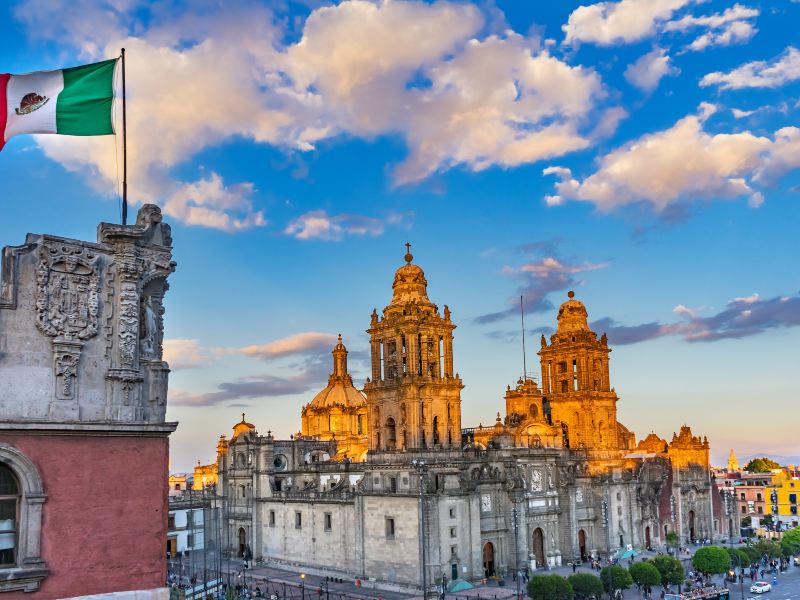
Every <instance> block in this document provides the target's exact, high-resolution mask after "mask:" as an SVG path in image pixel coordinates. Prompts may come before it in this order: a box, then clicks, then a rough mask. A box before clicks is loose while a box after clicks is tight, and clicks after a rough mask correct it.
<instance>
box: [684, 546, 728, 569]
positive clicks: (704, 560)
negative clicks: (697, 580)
mask: <svg viewBox="0 0 800 600" xmlns="http://www.w3.org/2000/svg"><path fill="white" fill-rule="evenodd" d="M692 564H693V565H694V568H695V569H697V570H698V571H700V572H701V573H705V574H706V575H718V574H720V573H725V572H726V571H727V570H728V569H730V568H731V557H730V555H729V554H728V553H727V552H726V551H725V550H724V549H722V548H720V547H719V546H704V547H703V548H699V549H698V550H697V552H695V553H694V556H693V557H692Z"/></svg>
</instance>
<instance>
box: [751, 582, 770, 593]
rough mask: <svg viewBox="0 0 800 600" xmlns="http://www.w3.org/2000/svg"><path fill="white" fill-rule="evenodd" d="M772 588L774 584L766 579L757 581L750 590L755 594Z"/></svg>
mask: <svg viewBox="0 0 800 600" xmlns="http://www.w3.org/2000/svg"><path fill="white" fill-rule="evenodd" d="M770 590H772V585H771V584H769V583H767V582H766V581H756V582H755V583H754V584H753V585H751V586H750V591H751V592H752V593H754V594H763V593H765V592H769V591H770Z"/></svg>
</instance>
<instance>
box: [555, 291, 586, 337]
mask: <svg viewBox="0 0 800 600" xmlns="http://www.w3.org/2000/svg"><path fill="white" fill-rule="evenodd" d="M567 296H569V300H567V301H566V302H564V303H563V304H562V305H561V306H560V307H559V309H558V327H557V328H556V333H567V332H573V331H590V329H589V323H588V321H587V318H588V316H589V313H587V312H586V307H585V306H584V304H583V302H581V301H580V300H575V292H572V291H570V292H569V293H568V294H567Z"/></svg>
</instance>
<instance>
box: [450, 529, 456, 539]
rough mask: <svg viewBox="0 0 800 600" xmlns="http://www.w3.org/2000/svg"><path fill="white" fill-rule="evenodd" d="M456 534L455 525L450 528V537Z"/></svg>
mask: <svg viewBox="0 0 800 600" xmlns="http://www.w3.org/2000/svg"><path fill="white" fill-rule="evenodd" d="M457 536H458V530H457V529H456V528H455V527H451V528H450V537H451V538H454V537H457Z"/></svg>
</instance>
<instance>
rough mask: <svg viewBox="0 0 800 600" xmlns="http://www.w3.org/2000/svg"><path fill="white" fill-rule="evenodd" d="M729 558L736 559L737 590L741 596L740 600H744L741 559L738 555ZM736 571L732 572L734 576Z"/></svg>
mask: <svg viewBox="0 0 800 600" xmlns="http://www.w3.org/2000/svg"><path fill="white" fill-rule="evenodd" d="M731 558H734V559H736V565H737V566H738V567H739V590H740V591H741V594H742V600H744V567H743V566H742V559H741V557H740V556H739V555H738V554H735V555H732V556H731ZM735 573H736V571H734V575H735Z"/></svg>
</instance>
